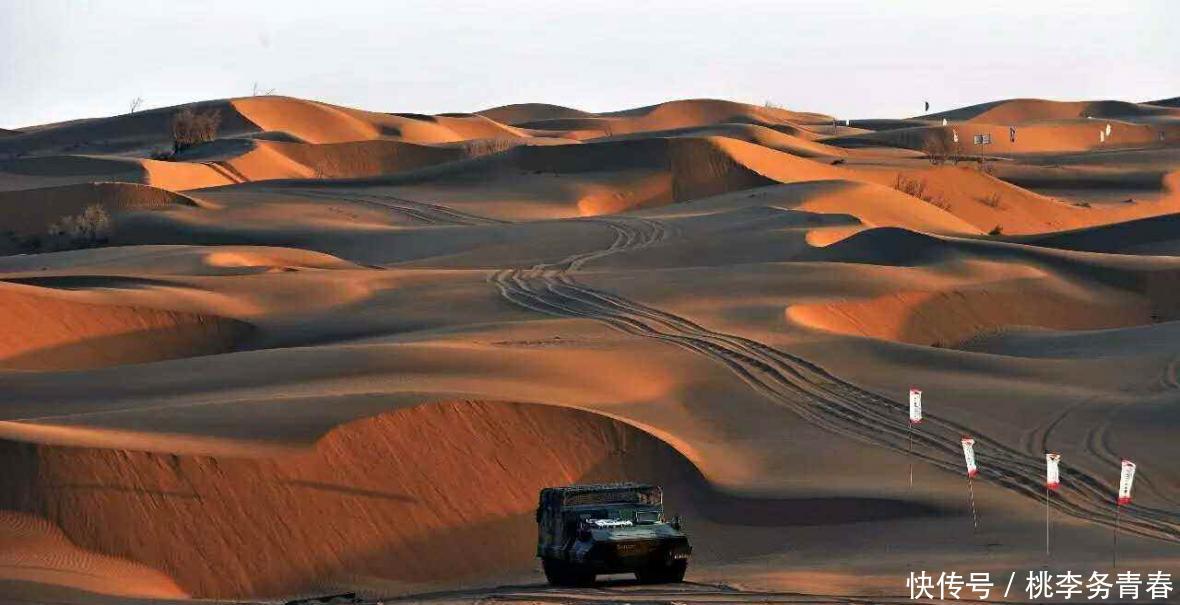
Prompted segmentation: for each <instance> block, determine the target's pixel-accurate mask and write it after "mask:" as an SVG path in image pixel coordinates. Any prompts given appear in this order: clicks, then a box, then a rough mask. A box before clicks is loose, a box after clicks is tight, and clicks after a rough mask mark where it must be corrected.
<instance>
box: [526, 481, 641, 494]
mask: <svg viewBox="0 0 1180 605" xmlns="http://www.w3.org/2000/svg"><path fill="white" fill-rule="evenodd" d="M652 488H656V486H654V485H652V484H650V483H636V482H633V481H627V482H622V483H583V484H580V485H563V486H559V487H546V488H545V489H543V490H541V491H546V492H547V491H556V492H562V493H566V494H569V493H582V492H604V491H616V490H633V489H634V490H649V489H652ZM656 489H659V488H656Z"/></svg>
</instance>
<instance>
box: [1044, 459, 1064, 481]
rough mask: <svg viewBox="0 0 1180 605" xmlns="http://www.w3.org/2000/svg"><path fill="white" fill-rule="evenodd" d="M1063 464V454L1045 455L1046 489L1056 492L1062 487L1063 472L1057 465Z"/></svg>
mask: <svg viewBox="0 0 1180 605" xmlns="http://www.w3.org/2000/svg"><path fill="white" fill-rule="evenodd" d="M1059 462H1061V454H1045V487H1047V488H1049V489H1052V490H1055V489H1057V488H1058V487H1061V472H1060V471H1059V470H1058V468H1057V464H1058V463H1059Z"/></svg>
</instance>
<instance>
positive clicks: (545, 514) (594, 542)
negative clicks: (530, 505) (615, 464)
mask: <svg viewBox="0 0 1180 605" xmlns="http://www.w3.org/2000/svg"><path fill="white" fill-rule="evenodd" d="M537 526H538V539H537V556H538V557H540V558H541V566H542V568H543V569H544V570H545V578H546V579H548V580H549V583H550V584H552V585H554V586H584V585H587V584H592V583H593V582H594V577H595V576H596V575H598V574H614V573H634V574H635V577H636V578H637V579H638V580H639V581H640V582H643V583H650V584H655V583H664V582H681V581H683V580H684V572H685V570H686V569H687V568H688V557H689V555H690V554H692V547H691V546H690V545H689V544H688V536H686V535H684V533H683V532H682V531H680V519H679V518H678V517H677V518H675V519H673V520H672V521H668V520H666V519H665V518H664V495H663V492H662V491H661V490H660V488H658V487H655V486H652V485H646V484H641V483H612V484H603V485H571V486H567V487H549V488H545V489H543V490H541V497H540V503H539V504H538V506H537Z"/></svg>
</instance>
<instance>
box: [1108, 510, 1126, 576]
mask: <svg viewBox="0 0 1180 605" xmlns="http://www.w3.org/2000/svg"><path fill="white" fill-rule="evenodd" d="M1122 509H1123V507H1122V506H1119V505H1118V503H1117V502H1116V503H1115V505H1114V548H1113V549H1112V550H1111V555H1110V569H1111V570H1112V571H1113V572H1114V573H1115V574H1116V575H1117V574H1118V573H1119V512H1120V511H1122Z"/></svg>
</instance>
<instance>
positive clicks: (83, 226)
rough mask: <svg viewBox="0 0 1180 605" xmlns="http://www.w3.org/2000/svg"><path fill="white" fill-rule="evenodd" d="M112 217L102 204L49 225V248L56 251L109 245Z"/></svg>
mask: <svg viewBox="0 0 1180 605" xmlns="http://www.w3.org/2000/svg"><path fill="white" fill-rule="evenodd" d="M111 231H112V223H111V215H110V214H108V213H107V211H106V208H103V207H102V205H101V204H91V205H89V206H87V207H86V209H85V210H83V211H82V213H81V214H75V215H71V216H64V217H62V218H61V219H59V220H57V221H55V222H53V223H51V224H50V225H49V247H50V248H51V249H55V250H67V249H75V248H92V247H94V246H99V245H102V244H105V243H107V242H108V241H109V240H110V237H111Z"/></svg>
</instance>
